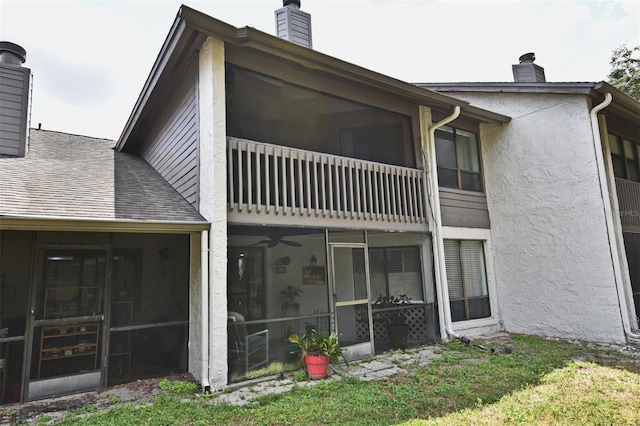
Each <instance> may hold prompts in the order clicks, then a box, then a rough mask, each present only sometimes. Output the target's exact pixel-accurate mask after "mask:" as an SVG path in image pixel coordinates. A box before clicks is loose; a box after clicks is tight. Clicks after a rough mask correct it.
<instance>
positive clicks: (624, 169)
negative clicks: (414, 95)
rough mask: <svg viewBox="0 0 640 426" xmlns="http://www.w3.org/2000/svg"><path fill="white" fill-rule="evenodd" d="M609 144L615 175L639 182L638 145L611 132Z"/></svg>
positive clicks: (639, 155) (639, 150) (639, 154)
mask: <svg viewBox="0 0 640 426" xmlns="http://www.w3.org/2000/svg"><path fill="white" fill-rule="evenodd" d="M609 145H610V147H611V162H612V163H613V174H614V175H615V177H617V178H621V179H627V180H632V181H634V182H640V162H639V160H638V159H639V158H640V145H638V144H636V143H634V142H631V141H630V140H628V139H624V138H621V137H619V136H616V135H613V134H611V133H609Z"/></svg>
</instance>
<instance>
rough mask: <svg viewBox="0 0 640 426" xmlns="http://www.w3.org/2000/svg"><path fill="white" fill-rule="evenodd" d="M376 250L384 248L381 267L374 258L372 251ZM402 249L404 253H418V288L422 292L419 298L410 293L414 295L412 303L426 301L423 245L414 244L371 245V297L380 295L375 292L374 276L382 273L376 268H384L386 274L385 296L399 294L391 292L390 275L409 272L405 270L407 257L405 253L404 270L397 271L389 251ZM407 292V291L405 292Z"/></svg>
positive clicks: (403, 256) (403, 257)
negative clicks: (410, 251) (392, 263)
mask: <svg viewBox="0 0 640 426" xmlns="http://www.w3.org/2000/svg"><path fill="white" fill-rule="evenodd" d="M374 250H382V259H383V263H382V265H381V267H380V265H378V264H376V263H375V262H374V261H373V260H372V259H374V256H372V251H374ZM394 250H396V251H400V252H402V253H404V251H405V250H414V251H415V254H416V271H415V272H416V273H417V274H418V279H417V284H418V289H419V290H420V293H421V298H420V299H417V298H415V297H413V296H411V295H410V294H409V296H411V297H412V299H411V301H410V303H424V302H425V301H426V293H425V289H424V271H423V269H424V268H423V263H422V250H421V247H420V246H419V245H412V246H388V247H369V264H370V266H369V269H370V275H371V290H372V292H371V297H372V298H373V299H374V300H375V298H377V297H378V296H379V294H378V293H376V292H374V288H373V287H374V283H373V281H374V278H373V275H374V274H376V273H380V271H378V272H374V270H379V269H382V271H381V272H382V273H383V274H384V281H385V282H384V286H385V291H386V294H383V296H392V295H393V296H396V297H397V296H399V294H391V292H390V279H389V275H390V274H397V273H407V272H406V271H405V265H406V264H407V261H406V259H405V255H404V254H403V255H402V259H401V261H402V268H403V270H402V271H395V270H394V265H390V264H389V262H390V260H389V259H390V255H389V253H390V252H392V251H394ZM405 293H406V292H405Z"/></svg>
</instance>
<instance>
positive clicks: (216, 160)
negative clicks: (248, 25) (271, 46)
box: [198, 38, 227, 390]
mask: <svg viewBox="0 0 640 426" xmlns="http://www.w3.org/2000/svg"><path fill="white" fill-rule="evenodd" d="M224 55H225V53H224V42H223V41H221V40H216V39H212V38H208V39H207V40H206V41H205V43H204V45H203V46H202V49H201V50H200V58H199V60H200V62H199V70H198V73H199V74H198V82H199V85H198V99H199V101H198V116H199V124H200V127H199V135H200V140H199V157H198V158H199V161H200V165H199V170H200V176H199V189H200V191H199V193H200V200H199V206H198V210H199V211H200V214H202V216H203V217H204V218H206V219H207V220H208V221H209V222H211V230H210V232H209V301H208V302H209V306H208V308H209V380H210V386H211V389H212V390H217V389H221V388H223V387H224V386H226V384H227V198H226V186H225V185H224V184H221V183H222V182H225V181H226V173H227V164H226V143H227V142H226V141H227V139H226V137H227V131H226V127H225V109H224V108H225V107H224V105H225V90H224V87H225V78H224V58H225V56H224ZM202 302H203V303H206V302H207V301H204V300H203V301H202Z"/></svg>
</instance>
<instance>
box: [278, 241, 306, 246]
mask: <svg viewBox="0 0 640 426" xmlns="http://www.w3.org/2000/svg"><path fill="white" fill-rule="evenodd" d="M280 242H281V243H282V244H286V245H288V246H291V247H302V244H300V243H296V242H295V241H287V240H280Z"/></svg>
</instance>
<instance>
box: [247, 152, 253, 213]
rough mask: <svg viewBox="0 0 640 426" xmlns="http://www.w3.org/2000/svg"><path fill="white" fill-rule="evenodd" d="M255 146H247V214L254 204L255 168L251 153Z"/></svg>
mask: <svg viewBox="0 0 640 426" xmlns="http://www.w3.org/2000/svg"><path fill="white" fill-rule="evenodd" d="M253 146H254V144H247V212H249V213H251V208H252V204H253V193H252V192H253V191H252V189H253V185H252V181H253V175H252V173H253V170H252V169H253V168H252V167H251V152H252V149H251V148H253Z"/></svg>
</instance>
